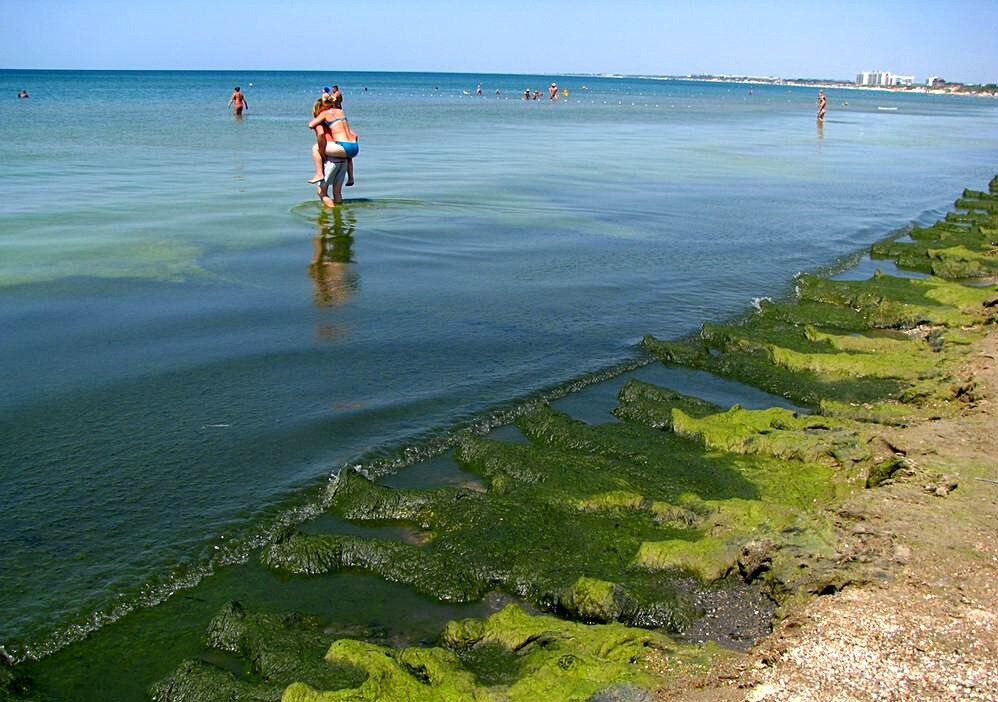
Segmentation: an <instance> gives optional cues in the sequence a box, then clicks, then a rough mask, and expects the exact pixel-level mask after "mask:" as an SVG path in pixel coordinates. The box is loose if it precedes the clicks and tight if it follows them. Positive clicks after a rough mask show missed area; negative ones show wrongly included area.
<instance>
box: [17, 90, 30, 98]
mask: <svg viewBox="0 0 998 702" xmlns="http://www.w3.org/2000/svg"><path fill="white" fill-rule="evenodd" d="M29 97H31V96H30V95H28V91H27V90H24V89H23V88H22V89H21V92H19V93H18V94H17V98H18V99H19V100H23V99H25V98H29Z"/></svg>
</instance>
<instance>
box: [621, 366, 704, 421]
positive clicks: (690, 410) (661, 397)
mask: <svg viewBox="0 0 998 702" xmlns="http://www.w3.org/2000/svg"><path fill="white" fill-rule="evenodd" d="M673 409H681V410H683V412H685V413H686V414H687V415H689V416H691V417H703V416H705V415H708V414H712V413H714V412H719V411H720V410H721V408H720V407H718V406H717V405H715V404H713V403H711V402H707V401H706V400H701V399H700V398H698V397H691V396H689V395H683V394H682V393H678V392H676V391H674V390H669V389H667V388H660V387H658V386H656V385H652V384H651V383H645V382H642V381H640V380H637V379H635V378H631V379H630V380H628V381H627V382H626V383H624V385H623V387H622V388H621V389H620V392H619V393H618V394H617V407H616V408H615V409H614V410H613V414H614V415H615V416H616V417H618V418H620V419H623V420H627V421H630V422H635V423H637V424H643V425H644V426H647V427H651V428H653V429H668V428H670V427H671V426H672V410H673Z"/></svg>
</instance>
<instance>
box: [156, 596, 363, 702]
mask: <svg viewBox="0 0 998 702" xmlns="http://www.w3.org/2000/svg"><path fill="white" fill-rule="evenodd" d="M330 639H331V637H330V636H329V635H327V634H325V633H324V631H323V626H322V623H321V622H320V621H319V620H318V619H317V618H314V617H308V616H304V615H300V614H285V615H273V614H263V613H259V612H248V611H246V610H245V609H244V608H243V607H242V605H240V604H239V603H238V602H230V603H228V604H227V605H225V606H224V607H222V609H221V610H220V611H219V613H218V614H217V615H216V616H215V617H214V618H213V619H212V620H211V623H210V624H209V625H208V632H207V636H206V640H205V643H206V645H207V646H208V647H209V648H211V649H214V650H217V651H225V652H227V653H232V654H235V655H237V656H239V657H240V658H242V659H243V660H244V661H245V662H246V666H247V668H248V671H249V672H248V674H247V675H246V676H245V677H243V678H237V677H236V676H234V675H233V674H232V673H231V672H229V671H228V670H223V669H221V668H219V667H217V666H215V665H213V664H211V663H207V662H205V661H201V660H196V659H192V660H187V661H184V662H183V663H182V664H181V665H180V666H179V667H178V668H177V669H176V670H175V671H174V672H173V673H171V674H170V675H169V676H168V677H166V678H165V679H163V680H161V681H160V682H158V683H156V684H155V685H154V686H153V687H152V688H150V692H149V694H150V696H151V697H152V698H153V699H155V700H159V701H160V702H201V701H208V700H251V701H257V700H259V701H261V702H262V701H263V700H269V701H273V700H278V699H280V698H281V694H282V693H283V691H284V688H285V687H287V686H288V685H289V684H291V683H292V682H295V681H306V682H308V683H309V684H311V685H316V686H319V687H325V688H340V687H349V686H353V685H357V684H359V683H360V682H361V681H362V680H363V675H362V674H361V673H360V672H359V671H358V670H356V669H355V668H353V667H351V666H348V665H342V664H330V663H328V662H326V661H325V660H324V658H323V657H324V655H325V653H326V650H327V649H328V648H329V644H330Z"/></svg>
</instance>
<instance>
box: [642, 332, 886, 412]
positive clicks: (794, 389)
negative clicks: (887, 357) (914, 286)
mask: <svg viewBox="0 0 998 702" xmlns="http://www.w3.org/2000/svg"><path fill="white" fill-rule="evenodd" d="M642 345H643V346H644V348H645V349H647V350H648V351H649V352H651V353H652V354H653V355H655V356H657V357H658V358H659V359H660V360H661V361H662V362H664V363H665V364H667V365H677V366H687V367H690V368H696V369H698V370H704V371H708V372H710V373H714V374H716V375H720V376H722V377H725V378H733V379H735V380H739V381H742V382H745V383H748V384H750V385H754V386H756V387H758V388H761V389H763V390H766V391H767V392H769V393H772V394H774V395H781V396H783V397H786V398H788V399H790V400H793V401H794V402H797V403H799V404H802V405H809V406H812V407H814V406H817V405H818V404H819V403H820V401H821V400H822V399H823V398H834V399H836V400H839V401H843V402H860V403H863V402H875V401H880V400H884V399H887V398H891V397H896V396H897V395H898V394H899V393H900V391H901V385H900V384H899V383H898V382H897V381H896V380H893V379H889V378H868V379H866V380H864V382H862V383H860V382H857V381H856V378H854V377H835V376H829V375H824V374H821V373H818V372H815V371H814V370H812V369H810V368H801V367H793V366H792V365H789V364H780V363H778V362H776V361H775V360H774V358H773V356H772V354H771V353H770V350H769V349H764V348H746V347H730V346H729V347H728V348H727V350H724V351H722V350H719V349H717V348H715V347H712V346H711V345H709V344H708V343H706V342H704V341H703V340H693V341H661V340H659V339H655V338H654V337H650V336H648V337H645V339H644V340H643V342H642Z"/></svg>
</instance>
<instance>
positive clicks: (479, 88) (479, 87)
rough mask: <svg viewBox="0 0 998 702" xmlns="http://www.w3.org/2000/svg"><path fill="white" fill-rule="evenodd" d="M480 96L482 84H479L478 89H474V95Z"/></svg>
mask: <svg viewBox="0 0 998 702" xmlns="http://www.w3.org/2000/svg"><path fill="white" fill-rule="evenodd" d="M481 94H482V84H481V83H479V84H478V87H477V88H475V95H478V96H481Z"/></svg>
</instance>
